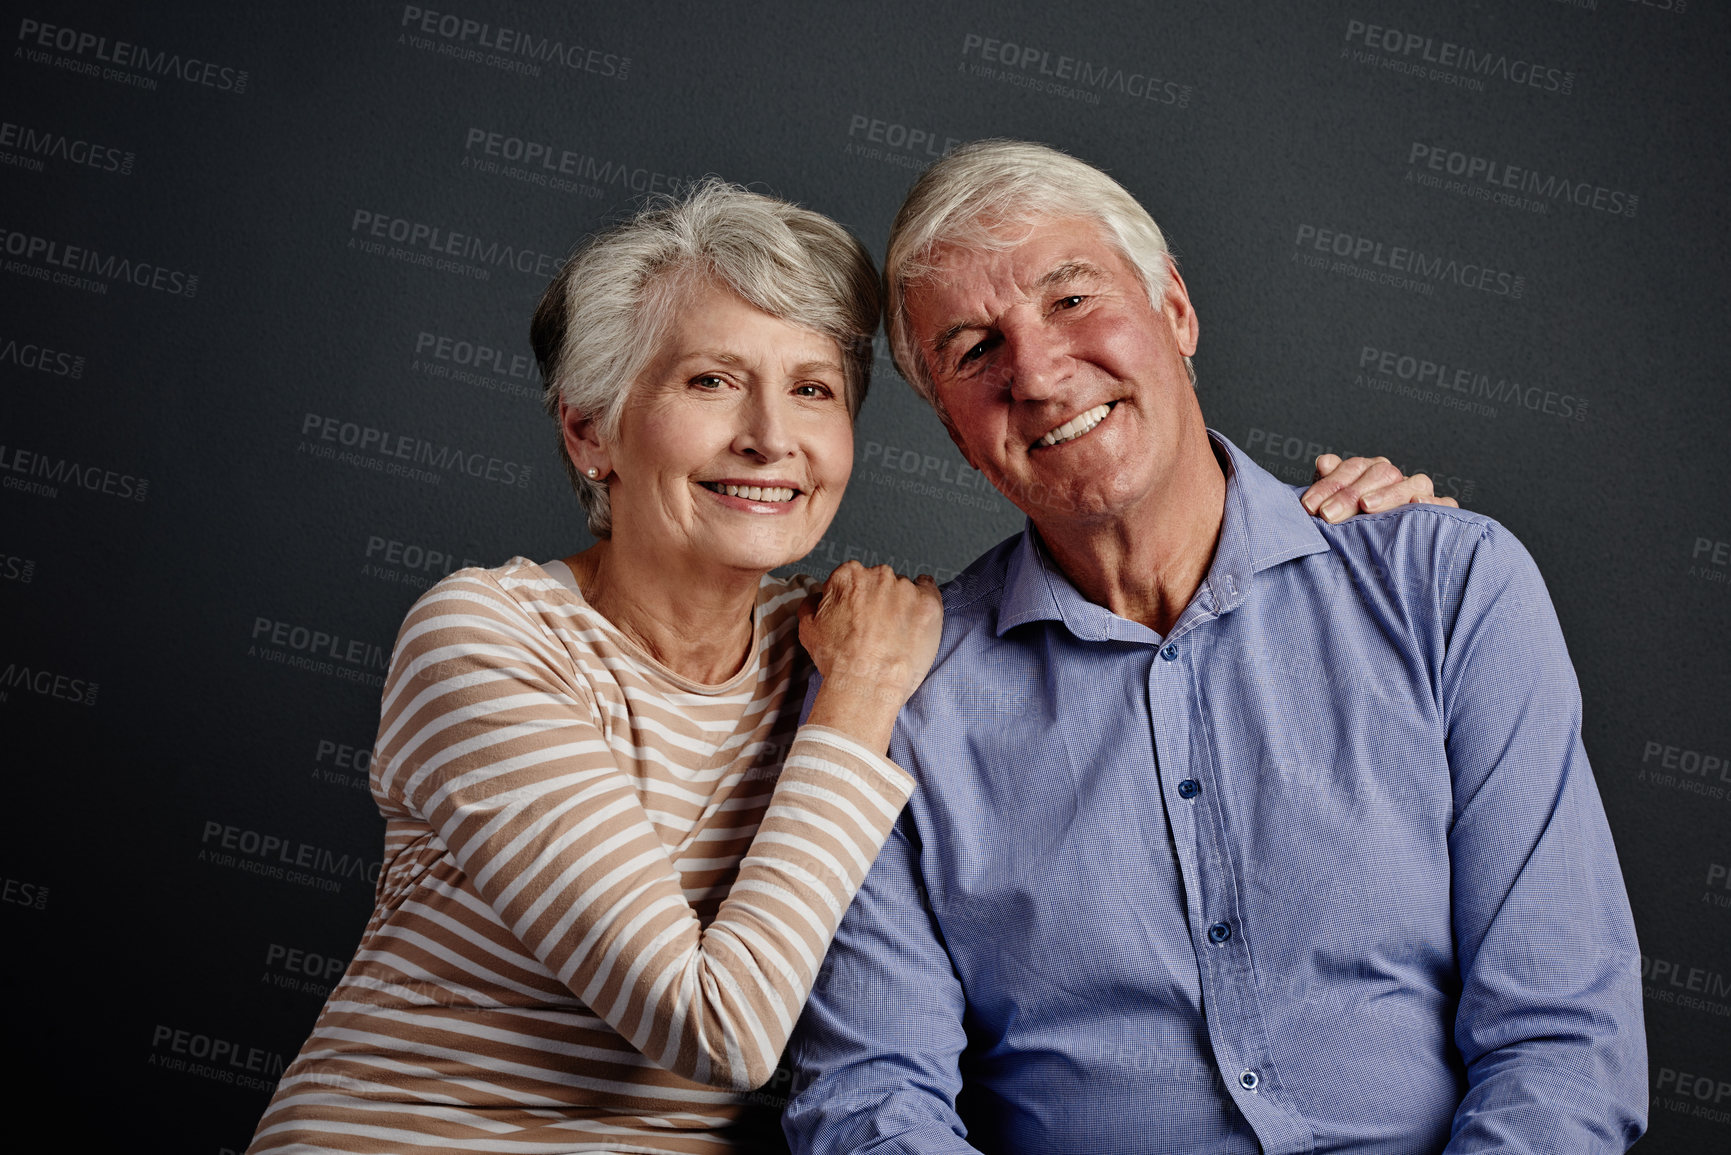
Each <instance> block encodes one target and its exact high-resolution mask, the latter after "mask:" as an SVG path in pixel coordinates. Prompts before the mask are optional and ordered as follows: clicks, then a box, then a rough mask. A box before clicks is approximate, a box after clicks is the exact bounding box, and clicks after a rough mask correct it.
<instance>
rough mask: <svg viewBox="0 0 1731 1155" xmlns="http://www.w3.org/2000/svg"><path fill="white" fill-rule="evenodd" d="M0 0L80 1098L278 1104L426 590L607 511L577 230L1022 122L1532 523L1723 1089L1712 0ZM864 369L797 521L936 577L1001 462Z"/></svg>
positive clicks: (12, 661)
mask: <svg viewBox="0 0 1731 1155" xmlns="http://www.w3.org/2000/svg"><path fill="white" fill-rule="evenodd" d="M7 8H8V10H9V14H8V15H7V16H6V17H5V21H4V25H3V27H4V33H5V36H6V39H7V43H6V44H5V48H4V56H3V59H0V204H3V205H4V211H3V212H0V266H3V269H0V271H3V274H4V275H0V301H3V306H0V731H3V734H4V742H3V744H0V750H3V751H4V762H5V773H4V784H5V790H6V805H5V815H6V819H5V830H6V833H5V837H4V839H3V840H0V872H3V874H4V884H3V885H4V890H3V897H4V902H0V935H3V936H4V940H3V941H4V943H5V949H4V951H3V952H0V953H3V955H4V967H5V978H6V980H7V985H6V986H5V988H4V989H5V990H6V992H7V1001H8V1004H9V1005H8V1010H7V1013H6V1022H7V1024H8V1026H7V1031H6V1042H7V1050H8V1051H9V1052H10V1057H11V1058H12V1059H13V1061H14V1062H18V1063H20V1064H21V1065H22V1066H24V1067H25V1068H26V1069H27V1070H28V1072H29V1074H30V1078H29V1079H28V1080H27V1081H26V1082H24V1083H23V1084H14V1085H13V1086H14V1089H16V1087H18V1086H22V1087H24V1088H25V1090H26V1092H27V1094H29V1095H31V1096H38V1097H39V1096H46V1095H57V1096H65V1097H67V1098H69V1099H71V1100H72V1101H73V1102H75V1103H77V1104H79V1110H78V1114H77V1115H76V1116H75V1117H74V1118H75V1120H76V1122H75V1123H73V1124H72V1125H73V1126H74V1127H75V1128H76V1134H77V1140H76V1141H75V1142H73V1143H72V1144H71V1145H72V1146H73V1147H77V1148H89V1149H96V1148H97V1147H98V1146H101V1145H104V1144H106V1143H117V1142H124V1143H125V1145H126V1149H127V1150H163V1151H168V1150H174V1151H205V1152H219V1151H224V1150H230V1151H232V1150H237V1149H240V1148H242V1147H244V1146H245V1144H246V1141H247V1138H248V1136H249V1135H250V1133H251V1129H252V1125H253V1122H254V1121H255V1120H256V1118H257V1116H258V1113H259V1112H260V1110H261V1109H262V1107H263V1105H264V1102H265V1099H266V1097H267V1094H268V1091H269V1088H270V1087H271V1085H272V1083H273V1082H274V1079H275V1077H276V1075H277V1074H278V1073H279V1072H280V1071H281V1069H282V1066H283V1064H284V1063H285V1062H286V1060H287V1059H288V1058H289V1057H291V1056H292V1055H293V1054H294V1052H295V1051H296V1049H297V1048H298V1046H299V1044H300V1042H301V1040H302V1038H303V1036H304V1034H305V1032H306V1030H307V1028H308V1026H309V1025H310V1023H311V1021H312V1018H313V1016H314V1014H315V1013H316V1012H317V1010H318V1008H319V1006H320V1004H321V1002H322V998H323V994H324V992H325V990H326V988H327V986H328V984H329V983H330V981H331V980H332V978H333V977H334V975H335V974H336V973H337V972H338V970H340V968H341V966H342V965H343V963H344V962H345V961H346V959H347V957H348V955H349V954H350V953H351V951H352V950H353V948H354V945H355V942H356V940H357V938H358V935H359V932H360V929H361V926H362V924H363V922H364V921H365V919H366V916H367V913H368V911H369V909H370V896H371V889H372V887H371V880H372V878H373V877H374V874H375V872H376V870H377V868H378V858H379V853H380V830H381V824H380V822H379V820H378V818H377V816H376V814H375V813H374V811H373V808H372V804H371V802H370V800H369V797H368V795H367V791H366V761H367V759H366V751H367V749H368V747H369V746H370V744H371V741H372V735H373V729H374V726H375V723H376V717H377V705H378V702H377V697H378V688H379V685H380V677H381V675H382V673H383V671H384V668H385V663H386V660H387V657H388V653H389V648H390V645H391V641H392V639H393V637H394V636H395V631H396V628H397V624H398V622H399V621H400V619H401V617H402V614H403V612H404V611H405V609H406V608H407V607H408V605H409V603H410V602H411V601H412V600H413V598H414V597H415V596H416V594H417V593H418V592H419V591H420V590H422V589H424V588H425V587H426V586H428V585H429V584H430V583H431V582H433V581H435V580H437V578H438V577H439V576H440V575H441V574H443V573H445V572H447V571H448V570H450V569H452V568H454V567H457V566H460V565H463V564H467V563H470V562H480V563H483V564H489V565H492V564H497V563H499V562H501V561H503V560H504V559H505V558H507V557H510V556H511V555H513V554H526V555H528V556H531V557H535V558H542V559H545V558H549V557H556V556H563V555H565V554H567V553H569V552H571V551H573V550H575V549H578V548H581V547H582V546H584V545H586V544H587V538H586V536H585V533H584V531H583V529H582V528H581V524H582V523H581V518H580V516H579V514H578V510H577V506H576V503H575V500H574V498H573V497H572V496H571V495H570V493H569V492H568V490H567V488H566V485H565V482H564V479H563V477H562V476H561V474H560V472H559V468H558V465H557V462H556V459H555V457H554V455H553V435H552V431H551V428H550V426H549V424H548V423H547V422H546V420H545V418H543V417H542V416H541V414H540V411H539V409H538V406H537V401H536V396H537V393H538V384H537V381H536V378H535V374H534V371H533V368H532V365H531V362H530V359H529V355H528V354H529V350H528V342H527V336H526V334H527V319H528V316H529V312H530V309H531V308H532V306H533V304H534V302H535V300H536V299H537V296H538V295H539V293H540V291H541V289H542V287H543V285H544V284H545V283H546V281H547V279H548V277H549V276H550V275H551V273H552V272H553V271H554V269H555V268H556V267H557V266H558V264H559V262H560V260H561V259H562V257H563V256H564V254H566V253H567V252H568V251H569V249H570V247H571V246H572V244H573V243H574V242H576V241H577V240H578V239H579V238H580V237H582V236H583V235H584V234H585V233H587V232H588V231H589V230H591V229H592V228H594V227H595V226H596V225H598V224H599V223H601V222H603V221H605V220H607V219H608V218H610V217H613V216H615V215H617V214H618V213H620V212H621V211H623V210H626V209H627V208H629V207H630V206H631V205H632V204H634V203H635V202H636V198H637V197H638V196H639V195H640V194H643V193H646V192H649V191H665V190H669V189H674V188H677V187H678V186H679V185H680V184H681V183H682V182H684V181H686V180H688V179H690V178H692V177H695V176H699V175H702V174H705V173H711V172H714V173H719V174H722V175H723V176H726V177H728V178H731V179H734V180H739V181H745V182H749V183H751V184H753V185H754V186H755V187H758V188H761V189H764V190H767V191H772V192H775V193H777V194H780V195H782V196H785V197H788V198H790V199H794V200H797V201H800V202H802V203H805V204H807V205H810V206H811V207H813V208H816V209H818V210H821V211H823V212H826V213H829V214H831V215H833V216H835V217H837V218H838V219H840V220H841V221H843V222H844V223H846V224H847V225H848V226H849V227H851V228H852V229H854V230H855V231H856V232H857V233H858V234H859V235H860V236H861V237H862V238H863V239H865V241H866V242H867V243H868V244H869V245H871V246H872V247H873V248H874V249H876V250H877V251H879V252H881V251H882V245H883V241H884V239H885V235H886V233H887V230H888V225H889V221H890V218H891V216H892V214H893V213H894V210H895V208H896V206H897V204H898V203H899V201H900V197H901V195H902V193H903V192H904V191H905V189H906V187H907V185H908V183H909V182H910V181H911V179H912V178H913V176H914V175H915V174H916V173H917V172H918V171H919V170H920V169H921V168H922V167H924V166H925V165H926V164H928V163H929V162H930V161H931V159H932V158H934V157H935V156H937V155H939V154H941V153H942V152H943V150H944V149H945V148H947V147H950V146H952V145H953V144H954V143H956V142H960V141H964V140H968V139H971V138H975V137H981V136H993V135H1007V136H1017V137H1027V138H1032V139H1036V140H1042V141H1046V142H1050V143H1052V144H1056V145H1058V146H1060V147H1063V148H1065V149H1068V150H1070V151H1073V152H1075V153H1077V154H1078V155H1080V156H1082V157H1084V158H1086V159H1089V160H1091V161H1094V162H1095V163H1098V164H1100V165H1102V166H1104V167H1106V168H1107V169H1109V170H1110V171H1111V172H1113V173H1114V174H1115V175H1116V176H1117V177H1118V178H1119V179H1120V180H1121V181H1122V182H1123V183H1124V184H1125V185H1127V186H1128V187H1129V188H1130V189H1131V190H1132V191H1133V192H1134V193H1135V194H1136V195H1137V196H1138V197H1140V198H1141V199H1142V200H1143V202H1144V203H1145V204H1146V205H1148V206H1149V208H1150V209H1151V211H1152V212H1153V213H1154V215H1155V217H1156V219H1158V220H1159V221H1160V222H1161V223H1162V224H1163V225H1164V226H1165V228H1166V229H1167V230H1168V232H1169V233H1170V235H1171V237H1172V238H1173V241H1174V244H1175V246H1176V248H1177V250H1178V253H1179V255H1180V258H1181V260H1182V262H1183V267H1184V269H1185V273H1186V276H1187V279H1188V282H1189V285H1190V287H1191V290H1192V293H1193V296H1194V299H1195V301H1196V304H1197V307H1198V309H1199V312H1200V316H1201V318H1202V327H1203V335H1204V336H1203V345H1202V351H1201V354H1200V356H1199V357H1198V359H1197V367H1198V371H1199V373H1200V382H1201V383H1200V389H1201V391H1202V399H1203V406H1204V409H1205V411H1206V413H1207V414H1208V416H1209V419H1210V422H1211V424H1213V425H1214V426H1215V427H1217V428H1219V429H1220V430H1222V431H1223V432H1225V433H1226V434H1227V435H1228V436H1230V437H1232V438H1233V439H1235V440H1236V441H1237V442H1238V443H1239V444H1240V445H1242V446H1244V447H1245V448H1246V449H1248V450H1249V451H1250V452H1251V453H1253V454H1255V455H1256V457H1257V458H1258V460H1260V461H1262V462H1264V463H1265V464H1267V465H1268V466H1270V467H1271V468H1273V469H1275V470H1276V471H1278V472H1280V473H1281V474H1282V475H1283V476H1287V477H1290V478H1294V479H1299V478H1304V477H1306V476H1307V475H1308V470H1309V458H1310V457H1311V455H1312V454H1314V453H1316V452H1318V451H1320V450H1322V449H1324V448H1331V449H1334V450H1337V451H1348V452H1350V451H1363V450H1368V451H1372V452H1381V453H1385V454H1388V455H1389V456H1391V457H1392V458H1394V460H1395V461H1396V462H1397V463H1399V464H1401V465H1402V466H1404V467H1405V468H1407V469H1408V470H1419V469H1422V470H1426V471H1429V472H1430V473H1431V474H1432V475H1433V476H1434V477H1435V478H1436V479H1437V484H1438V488H1439V489H1440V490H1441V491H1443V492H1446V493H1450V494H1453V495H1455V496H1457V497H1458V498H1459V499H1460V500H1461V502H1462V504H1463V505H1466V506H1467V507H1469V508H1472V509H1476V510H1480V511H1483V512H1485V513H1488V514H1491V515H1492V516H1495V517H1497V518H1499V519H1501V520H1502V521H1503V522H1505V523H1507V524H1508V525H1510V526H1511V527H1513V528H1514V529H1515V530H1516V531H1517V532H1518V533H1519V534H1520V536H1521V537H1522V538H1523V539H1524V540H1525V541H1526V542H1527V544H1528V545H1529V546H1530V547H1531V549H1532V551H1533V553H1534V554H1535V555H1536V556H1537V558H1538V560H1539V564H1540V566H1541V567H1542V568H1543V570H1544V572H1545V574H1546V577H1547V579H1548V580H1549V582H1550V585H1551V590H1552V594H1553V596H1554V598H1555V600H1556V604H1557V609H1558V612H1559V613H1560V615H1561V617H1562V621H1563V626H1564V629H1565V630H1566V632H1567V636H1568V638H1569V642H1570V646H1571V649H1572V652H1573V654H1574V657H1575V661H1576V665H1577V667H1578V669H1579V671H1580V675H1581V682H1582V688H1583V692H1584V695H1585V700H1586V742H1587V747H1588V750H1589V751H1590V753H1591V755H1592V758H1593V764H1594V767H1595V770H1596V772H1597V775H1598V779H1599V786H1600V790H1601V792H1602V793H1603V795H1604V798H1605V802H1606V806H1607V809H1608V810H1609V813H1610V817H1611V824H1612V827H1613V829H1614V830H1615V832H1616V836H1617V840H1618V844H1619V847H1620V849H1621V852H1622V861H1623V870H1624V875H1625V877H1626V878H1627V880H1628V887H1629V891H1630V894H1631V897H1632V900H1633V902H1634V907H1635V915H1636V920H1637V922H1638V924H1639V928H1640V934H1641V942H1642V945H1643V950H1644V952H1645V954H1644V958H1643V964H1642V965H1643V968H1644V970H1645V972H1646V978H1647V984H1648V985H1647V997H1648V1001H1647V1013H1648V1024H1649V1031H1650V1045H1651V1060H1652V1077H1651V1083H1650V1085H1651V1088H1652V1092H1653V1112H1652V1119H1653V1122H1652V1132H1651V1137H1650V1139H1649V1140H1647V1141H1646V1144H1645V1148H1646V1149H1648V1150H1652V1151H1655V1152H1661V1151H1663V1152H1697V1151H1718V1150H1726V1149H1727V1148H1728V1146H1731V950H1728V946H1731V869H1728V868H1731V838H1728V836H1727V829H1728V822H1731V723H1728V721H1727V708H1726V703H1727V699H1728V691H1731V676H1728V670H1727V660H1726V653H1727V640H1728V638H1731V498H1728V497H1727V487H1726V485H1725V476H1726V468H1725V466H1726V463H1727V455H1726V441H1727V437H1728V435H1731V420H1728V417H1731V404H1728V402H1727V398H1726V381H1727V370H1728V367H1731V365H1728V361H1731V358H1728V355H1727V352H1726V344H1725V341H1724V332H1725V328H1726V319H1727V305H1728V293H1727V289H1726V284H1727V273H1728V270H1731V264H1728V261H1727V249H1728V247H1731V245H1728V230H1727V225H1726V216H1725V209H1726V197H1727V188H1728V185H1727V160H1726V156H1727V152H1726V142H1727V141H1728V140H1731V84H1728V81H1727V76H1728V74H1731V69H1728V63H1731V34H1728V24H1731V21H1728V18H1727V15H1726V12H1725V10H1724V8H1723V6H1721V5H1719V4H1715V3H1703V2H1701V0H1596V2H1594V0H1574V2H1565V0H1498V2H1496V3H1459V4H1452V5H1437V4H1421V3H1416V2H1412V0H1324V2H1321V3H1314V4H1304V5H1296V4H1294V5H1272V4H1268V5H1257V4H1250V5H1230V6H1221V5H1216V4H1207V3H1201V2H1190V3H1172V4H1160V5H1157V6H1156V5H1144V4H1131V3H1122V4H1116V5H1105V4H1098V5H1096V4H1086V3H1077V4H1067V5H1051V4H1035V3H1031V2H1023V0H1015V2H1007V0H1006V2H994V3H973V4H958V5H954V6H946V7H943V8H941V9H939V8H935V7H934V6H928V5H916V4H898V5H886V6H866V5H859V4H848V5H835V6H833V7H828V6H826V7H823V8H819V7H816V6H806V5H789V6H786V7H778V6H775V5H766V4H761V3H753V4H742V3H710V4H702V5H691V6H687V7H673V6H667V7H665V8H654V7H651V6H639V5H622V4H605V5H602V4H588V5H558V6H554V5H530V4H512V3H506V2H504V0H432V3H431V4H429V5H428V6H426V7H424V8H423V7H415V6H401V5H398V6H387V5H376V6H368V5H355V4H343V3H334V2H329V0H326V2H322V3H316V4H313V3H297V4H279V5H270V6H262V7H261V8H260V9H259V10H257V11H242V10H241V8H240V6H235V5H228V4H221V5H218V4H203V5H191V4H182V5H164V4H143V5H140V4H111V5H101V4H87V3H65V2H62V3H51V2H48V0H39V2H37V0H26V2H25V3H22V4H8V5H7ZM879 370H880V372H879V376H878V385H877V387H876V390H875V391H874V394H873V396H872V398H871V400H870V401H869V402H868V403H867V406H866V409H865V412H864V414H863V416H862V417H861V421H860V426H859V431H858V447H857V456H856V462H855V473H854V481H853V490H852V492H851V494H850V495H849V497H848V498H847V501H846V502H845V503H844V508H843V510H842V512H841V515H840V516H839V517H838V519H837V521H836V523H835V526H834V528H833V529H832V531H831V533H830V535H829V536H828V538H827V539H826V540H825V541H824V543H823V545H822V547H821V549H820V550H819V551H818V553H816V554H814V555H813V557H812V558H810V559H808V561H807V562H806V563H804V564H805V565H806V566H807V568H810V569H814V570H827V569H828V568H829V567H830V566H832V565H834V564H835V563H837V562H839V561H841V560H843V559H845V558H848V557H861V558H863V559H865V560H867V561H868V562H869V561H887V562H893V563H894V564H896V565H897V566H899V567H902V568H904V569H906V570H910V571H912V570H934V571H936V572H937V573H938V574H939V575H940V576H942V577H948V576H950V575H951V574H953V573H954V572H955V571H957V570H959V569H960V568H961V567H962V566H964V565H965V564H966V563H967V562H968V561H969V560H970V559H971V558H972V557H973V556H974V555H975V554H976V553H978V552H979V551H980V550H982V549H984V548H985V547H986V546H988V545H990V544H991V543H993V542H994V541H996V540H998V539H999V538H1001V537H1003V536H1005V535H1006V534H1008V533H1010V532H1012V531H1013V530H1015V529H1016V528H1017V527H1018V525H1019V520H1020V519H1019V516H1018V515H1017V514H1016V513H1015V511H1014V510H1013V509H1011V507H1010V506H1009V505H1008V504H1007V503H1005V502H1004V501H1003V500H1002V499H1001V498H999V497H998V496H997V495H996V494H995V493H993V492H992V491H991V490H990V489H988V488H986V487H984V486H982V485H981V484H979V482H978V478H977V477H976V476H974V475H972V474H970V473H968V472H967V471H965V470H963V468H962V466H961V462H960V460H959V458H958V457H957V455H956V453H955V451H954V450H953V449H952V448H951V446H950V445H949V443H948V441H947V439H946V438H945V437H944V436H943V434H942V432H941V431H940V429H939V427H938V425H937V423H936V422H935V420H933V419H932V417H931V416H930V415H929V414H928V413H927V412H926V411H925V410H924V409H923V408H922V407H921V405H920V403H919V402H918V401H917V400H916V399H915V398H914V396H913V395H912V394H911V393H910V392H909V391H908V390H907V389H906V388H905V386H903V385H902V384H901V383H900V382H899V381H898V380H897V379H896V378H895V375H894V371H893V369H892V368H891V366H890V364H889V361H888V358H887V355H884V356H880V358H879ZM1351 674H1352V672H1351V671H1330V672H1329V673H1328V675H1327V676H1319V678H1318V679H1317V681H1316V682H1315V683H1313V684H1295V685H1294V687H1293V692H1294V693H1315V694H1325V693H1331V692H1350V690H1349V689H1347V688H1343V687H1350V683H1351ZM30 1101H33V1102H40V1101H41V1099H40V1098H33V1099H31V1100H30ZM62 1145H66V1144H64V1143H63V1144H62Z"/></svg>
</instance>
